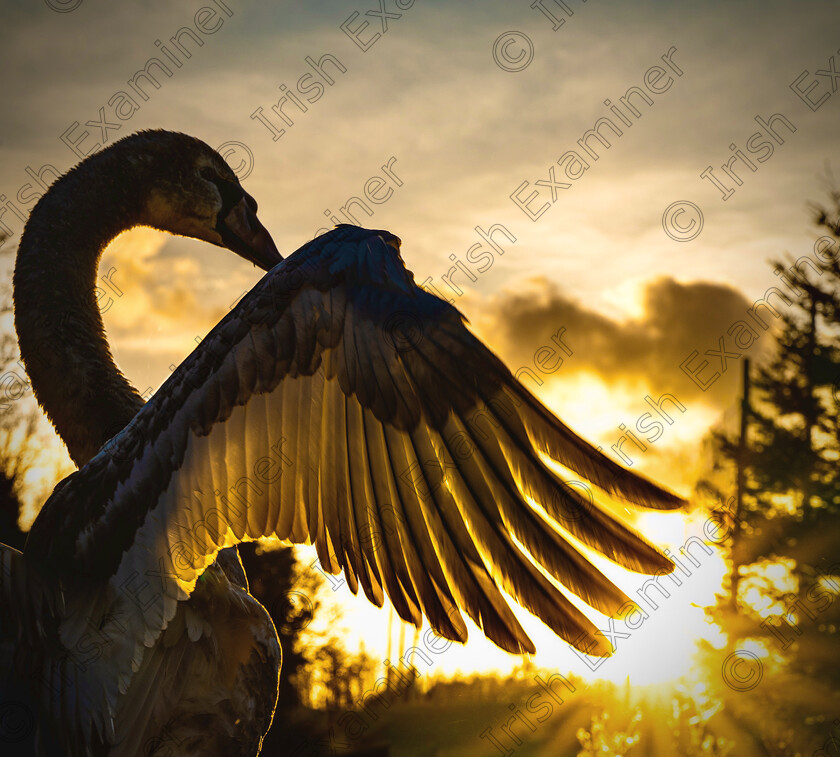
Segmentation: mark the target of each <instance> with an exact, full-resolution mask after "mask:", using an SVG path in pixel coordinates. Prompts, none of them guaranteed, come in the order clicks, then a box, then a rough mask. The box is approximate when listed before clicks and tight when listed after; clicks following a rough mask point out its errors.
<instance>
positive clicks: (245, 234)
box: [216, 193, 283, 271]
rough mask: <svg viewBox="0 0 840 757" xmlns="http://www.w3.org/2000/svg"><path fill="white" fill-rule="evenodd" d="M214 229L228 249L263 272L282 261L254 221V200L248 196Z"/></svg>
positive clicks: (255, 205)
mask: <svg viewBox="0 0 840 757" xmlns="http://www.w3.org/2000/svg"><path fill="white" fill-rule="evenodd" d="M216 228H217V230H218V232H219V234H221V236H222V241H223V242H224V243H225V246H226V247H227V248H228V249H230V250H232V251H233V252H235V253H236V254H237V255H240V256H242V257H243V258H245V259H246V260H250V261H251V262H252V263H253V264H254V265H256V266H259V267H260V268H262V269H263V270H264V271H268V270H271V269H272V268H274V266H276V265H277V264H278V263H279V262H280V261H281V260H282V259H283V256H282V255H281V254H280V253H279V252H278V251H277V247H276V246H275V244H274V240H273V239H272V238H271V235H270V234H269V233H268V232H267V231H266V229H265V227H264V226H263V225H262V224H261V223H260V222H259V220H257V202H256V200H254V198H253V197H251V195H249V194H247V193H246V194H245V195H244V196H243V198H242V199H241V200H239V202H237V203H236V205H234V206H233V207H232V208H231V209H230V211H229V212H228V214H227V215H226V216H225V217H224V218H223V219H221V220H220V221H219V223H218V226H217V227H216Z"/></svg>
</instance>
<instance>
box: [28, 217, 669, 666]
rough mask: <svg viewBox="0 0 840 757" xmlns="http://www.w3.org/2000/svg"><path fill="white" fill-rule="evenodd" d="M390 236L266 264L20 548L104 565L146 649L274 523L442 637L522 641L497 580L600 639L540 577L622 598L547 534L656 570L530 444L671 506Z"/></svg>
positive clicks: (650, 503)
mask: <svg viewBox="0 0 840 757" xmlns="http://www.w3.org/2000/svg"><path fill="white" fill-rule="evenodd" d="M397 248H398V240H396V238H395V237H393V236H391V235H390V234H388V233H387V232H372V231H366V230H364V229H359V228H356V227H339V228H337V229H336V230H335V231H333V232H331V233H329V234H326V235H324V236H323V237H319V238H317V239H315V240H313V241H312V242H310V243H309V244H308V245H306V246H304V247H303V248H301V249H300V250H298V251H297V252H296V253H295V254H293V255H292V256H290V257H289V258H288V259H287V260H285V261H284V262H283V263H281V264H280V265H278V266H277V267H276V268H274V269H273V270H272V271H271V272H270V273H269V274H267V275H266V277H265V278H264V279H263V280H262V281H261V282H260V283H259V284H258V285H257V286H256V287H255V288H254V290H252V291H251V292H250V293H249V295H248V296H247V297H245V298H244V299H243V300H242V301H241V302H240V303H239V305H238V306H237V307H236V309H235V310H234V311H233V312H231V313H230V314H229V315H228V316H227V317H226V318H225V319H224V320H223V321H222V322H221V323H220V324H219V325H218V326H217V327H216V328H215V329H214V330H213V331H212V332H211V333H210V334H209V335H208V337H207V338H206V339H205V340H204V341H203V342H202V343H201V345H200V346H199V347H198V348H197V349H196V350H195V352H194V353H193V354H192V355H191V356H190V357H189V358H188V359H187V360H186V361H185V362H184V363H183V364H182V365H181V366H180V367H179V369H178V370H177V371H176V372H175V373H174V374H173V375H172V376H171V377H170V379H169V380H168V381H167V382H166V384H164V386H163V387H162V388H161V389H160V391H159V392H158V393H157V394H156V395H155V396H154V397H153V398H152V400H151V401H150V402H149V403H148V404H147V405H146V406H145V407H144V408H143V410H142V411H141V412H140V413H139V414H138V415H137V416H136V418H135V419H134V421H133V422H132V423H131V424H130V426H129V427H128V428H127V429H125V430H124V431H123V432H121V433H120V434H119V435H118V436H116V437H115V438H114V439H113V440H112V442H111V443H109V444H108V445H106V448H105V449H103V451H102V452H101V453H100V454H99V455H98V456H97V457H96V458H94V460H92V461H91V463H90V464H89V465H88V466H86V467H85V468H84V469H83V470H82V471H80V472H79V473H78V474H77V475H76V476H74V477H73V479H72V480H71V481H69V482H68V483H67V484H66V485H65V486H64V487H63V488H62V489H61V490H60V491H58V492H57V493H56V494H55V495H54V496H53V498H52V499H51V500H50V502H49V503H48V505H47V506H46V508H45V511H44V512H43V514H42V516H41V517H40V518H39V520H38V521H36V524H35V527H34V528H33V532H32V535H31V536H30V541H29V544H28V547H27V548H28V549H30V548H31V549H33V550H35V551H36V554H38V555H39V556H42V557H43V559H45V560H46V561H47V563H50V562H55V563H60V562H61V561H62V560H65V559H67V558H68V557H69V556H70V555H72V557H73V559H74V560H75V563H76V565H78V566H79V574H80V576H83V575H84V574H86V573H87V574H90V575H98V576H109V577H110V586H111V589H112V591H113V592H114V594H115V595H119V594H121V595H122V598H123V600H124V604H125V605H126V606H127V607H131V606H134V607H135V608H136V610H135V611H136V613H138V614H139V615H138V617H141V618H142V625H143V634H144V636H145V642H146V645H149V644H151V642H152V640H153V639H154V638H156V637H157V635H158V634H159V633H160V631H161V629H163V628H164V627H165V626H166V624H167V623H168V621H169V619H170V618H171V617H172V615H173V613H174V608H175V605H176V603H177V601H178V600H181V599H184V598H185V597H186V596H187V595H188V594H189V593H190V592H191V591H192V588H193V587H194V585H195V582H196V580H197V579H198V578H199V576H200V575H201V574H202V571H204V569H205V568H206V567H207V565H209V564H210V562H211V561H212V559H213V557H214V555H215V554H216V552H217V551H218V550H219V549H221V548H223V547H225V546H229V545H232V544H235V543H237V542H239V541H243V540H249V539H257V538H260V537H263V536H275V537H278V538H280V539H288V540H291V541H292V542H296V543H302V542H314V544H315V545H316V547H317V551H318V555H319V557H320V560H321V563H322V565H323V567H324V568H325V569H326V570H328V571H333V572H337V571H339V570H343V571H344V572H345V575H346V577H347V580H348V583H349V584H350V586H351V587H352V588H353V589H354V590H355V589H356V588H357V586H358V585H361V586H362V589H363V590H364V592H365V594H366V595H367V596H368V597H369V598H370V600H371V601H372V602H374V603H376V604H381V602H382V600H383V595H384V594H387V595H388V596H389V598H390V599H391V601H392V602H393V604H394V606H395V608H396V609H397V611H398V612H399V614H400V616H401V617H403V618H404V619H406V620H410V621H413V622H415V623H419V622H420V621H421V616H422V615H425V616H426V617H427V618H428V619H429V621H430V622H431V625H432V626H433V627H434V628H435V630H436V631H437V632H438V633H439V634H442V635H443V636H445V637H447V638H450V639H457V640H464V639H465V638H466V626H465V624H464V621H463V618H462V616H461V611H462V610H463V611H465V612H466V613H467V614H468V615H469V616H470V617H471V618H472V619H473V620H474V621H475V622H476V623H477V624H478V625H479V626H480V627H481V628H482V629H483V630H484V632H485V633H486V634H487V636H488V637H490V638H491V639H492V640H493V641H495V642H496V643H497V644H498V645H499V646H501V647H503V648H504V649H507V650H509V651H512V652H523V651H533V650H534V646H533V644H532V642H531V640H530V639H529V638H528V636H527V635H526V633H525V632H524V630H523V629H522V627H521V626H520V624H519V623H518V621H517V620H516V618H515V616H514V615H513V613H512V612H511V610H510V608H509V606H508V603H507V601H506V600H505V597H504V595H503V594H502V591H504V592H507V593H508V594H509V595H511V596H512V597H513V598H514V599H515V600H516V601H518V602H519V603H520V604H521V605H522V606H524V607H526V608H528V609H529V610H530V611H531V612H533V613H534V614H536V615H538V616H539V617H540V618H542V620H543V621H544V622H545V623H547V624H548V625H549V626H550V627H551V628H552V629H554V630H555V631H556V632H557V633H558V634H559V635H560V636H562V637H563V638H564V639H566V640H567V641H569V642H570V643H572V644H575V645H576V646H578V647H580V648H582V649H585V650H586V651H589V652H590V653H596V654H606V653H608V652H609V647H608V645H607V644H605V643H604V644H598V637H594V638H593V633H594V631H595V628H594V626H593V625H592V624H591V623H590V622H589V621H588V619H587V618H586V617H585V616H584V615H583V614H582V613H581V612H580V611H579V610H577V609H576V608H575V606H574V605H573V604H572V603H571V602H570V601H569V600H568V599H567V598H566V597H565V596H564V594H563V593H562V592H561V591H559V590H558V588H557V587H556V586H555V584H554V583H553V581H554V580H556V581H558V582H560V583H562V584H563V585H564V586H565V587H567V588H568V589H569V590H571V591H572V592H574V593H575V594H577V595H578V596H580V597H581V598H583V599H584V600H585V601H586V602H588V603H589V604H590V605H592V606H594V607H596V608H597V609H599V610H602V611H603V612H607V613H614V612H615V611H616V610H617V609H618V608H619V607H620V606H621V605H622V604H623V603H624V602H626V601H628V600H627V598H626V597H625V596H624V595H623V594H622V592H621V591H619V590H618V589H617V588H616V587H615V586H614V585H613V584H612V583H611V582H610V581H609V580H608V579H607V578H606V577H605V576H604V575H603V574H602V573H601V572H600V571H599V570H597V569H596V568H595V567H594V566H593V565H592V564H591V563H590V562H589V560H587V559H586V557H585V556H584V555H583V554H582V553H581V551H579V550H578V549H577V548H576V547H575V546H574V544H573V543H572V541H571V540H570V539H569V538H568V537H567V535H566V532H568V533H570V534H572V535H573V536H574V537H575V538H576V539H579V540H580V541H581V542H583V543H584V544H586V545H588V546H590V547H593V548H594V549H596V550H598V551H600V552H602V553H603V554H604V555H606V556H608V557H610V558H611V559H613V560H615V561H616V562H618V563H619V564H621V565H624V566H626V567H628V568H630V569H632V570H636V571H641V572H648V573H654V572H668V571H670V570H671V569H672V567H673V566H672V565H671V563H670V562H669V561H668V560H667V559H666V558H665V557H664V556H662V555H661V554H660V553H659V552H658V551H657V550H656V549H655V548H653V547H652V546H651V545H650V544H648V543H647V542H646V541H645V540H644V539H642V538H641V537H640V536H639V535H637V534H636V533H635V532H633V531H632V530H630V529H629V528H628V527H626V526H625V525H623V524H621V523H620V522H618V521H617V520H615V519H614V518H613V517H612V516H611V515H610V514H608V513H607V512H606V511H605V510H602V509H601V508H600V507H599V506H598V504H597V502H595V501H594V499H593V498H592V496H591V495H590V493H589V490H588V488H587V487H585V486H584V484H583V483H581V482H580V481H577V482H570V481H564V480H563V478H561V477H560V476H558V475H557V474H556V473H554V472H553V470H552V469H551V468H550V467H548V466H547V465H546V464H545V463H544V461H543V459H542V457H541V455H543V454H544V455H546V456H548V457H551V458H553V459H554V460H556V461H558V462H559V463H561V464H562V465H564V466H566V467H567V468H569V469H571V470H573V471H575V472H576V474H577V475H578V476H580V477H581V478H582V479H585V480H587V481H589V482H591V483H593V484H595V485H596V486H597V487H600V488H601V489H603V490H606V491H607V492H610V493H612V494H615V495H617V496H620V497H623V498H625V499H627V500H629V501H632V502H634V503H636V504H639V505H642V506H647V507H653V508H659V509H670V508H675V507H678V506H680V504H681V503H682V501H681V500H680V499H679V498H678V497H677V496H675V495H673V494H671V493H669V492H667V491H665V490H663V489H661V488H660V487H658V486H657V485H655V484H653V483H651V482H650V481H648V480H646V479H644V478H642V477H641V476H638V475H636V474H634V473H631V472H629V471H627V470H625V469H623V468H621V467H620V466H618V465H616V464H615V463H613V462H612V461H610V460H609V459H608V458H606V457H605V456H604V455H602V454H601V453H600V452H598V451H596V450H595V449H594V448H593V447H591V446H590V445H589V444H588V443H586V442H585V441H583V440H582V439H581V438H580V437H578V436H577V435H576V434H574V433H573V432H572V431H571V430H569V429H568V428H567V427H566V426H565V425H564V424H563V423H562V422H561V421H559V420H558V419H557V418H556V417H555V416H554V415H552V414H551V413H550V412H549V411H548V410H547V409H546V408H545V407H544V406H543V405H542V404H541V403H540V402H539V401H538V400H537V399H536V398H535V397H534V396H533V395H532V394H530V392H528V391H527V390H526V389H525V388H524V387H523V386H522V385H521V384H520V383H519V382H518V381H517V380H516V379H515V378H514V377H513V376H512V374H511V373H510V371H508V369H507V368H506V367H505V366H504V365H503V364H502V362H501V361H500V360H499V359H498V358H497V357H496V356H495V355H493V353H491V352H490V351H489V350H488V349H487V348H486V347H485V346H484V345H483V344H482V343H481V342H480V341H479V340H478V339H477V338H476V337H475V336H473V335H472V334H471V333H470V331H469V330H468V329H467V328H466V327H465V325H464V321H463V317H462V316H461V315H460V313H459V312H458V311H457V310H455V309H454V308H453V307H451V306H449V305H448V304H447V303H445V302H443V301H442V300H440V299H438V298H436V297H434V296H432V295H430V294H428V293H426V292H425V291H423V290H422V289H420V288H418V287H417V286H415V284H414V281H413V277H412V276H411V274H410V273H409V272H408V271H406V269H405V268H404V266H403V263H402V260H401V258H400V256H399V252H398V249H397ZM83 503H84V504H83ZM558 526H560V527H562V528H559V527H558ZM140 651H141V650H138V652H140Z"/></svg>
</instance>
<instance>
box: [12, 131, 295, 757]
mask: <svg viewBox="0 0 840 757" xmlns="http://www.w3.org/2000/svg"><path fill="white" fill-rule="evenodd" d="M149 143H152V144H153V145H154V146H155V147H156V148H157V149H158V150H159V151H161V152H164V151H166V150H169V151H172V153H173V154H172V155H171V156H170V162H172V163H175V164H177V163H178V162H181V161H183V162H185V164H186V165H188V164H189V160H198V161H202V162H203V161H206V160H209V161H211V162H213V161H217V162H218V163H219V165H218V168H219V169H220V170H222V171H224V168H225V166H224V163H223V162H222V161H221V159H220V158H218V156H214V154H213V152H212V151H211V150H210V149H209V148H207V147H206V146H203V145H201V144H200V143H198V142H197V141H196V140H192V139H191V138H188V137H184V136H180V135H173V136H172V137H170V138H169V139H168V140H167V139H161V138H160V137H159V136H158V137H156V136H155V135H154V134H152V135H146V136H145V137H144V136H139V137H135V138H131V139H129V140H128V141H127V142H124V143H121V144H120V146H119V147H118V148H117V149H116V150H111V151H107V152H106V153H104V154H103V155H102V156H101V158H100V159H99V160H93V161H88V162H86V163H83V164H81V165H80V166H79V167H78V168H77V169H75V170H74V171H73V172H72V173H71V174H69V175H68V176H67V177H65V178H63V179H62V180H61V181H60V182H58V183H56V184H55V185H54V186H53V188H52V189H51V190H50V193H49V194H48V195H47V196H46V197H45V198H44V200H42V202H41V203H40V204H39V206H38V207H37V208H36V210H35V211H34V212H33V214H32V217H31V219H30V221H29V223H28V224H27V229H26V232H25V235H24V239H23V240H22V243H21V248H20V251H19V254H18V259H17V264H16V269H15V305H16V307H15V314H16V325H17V330H18V334H19V341H20V345H21V354H22V356H23V359H24V361H25V363H26V366H27V370H28V373H29V376H30V379H31V381H32V385H33V389H34V391H35V394H36V396H37V398H38V400H39V403H40V404H41V405H42V406H43V407H44V409H45V410H46V412H47V414H48V415H49V416H50V418H51V419H52V420H53V423H54V425H55V426H56V429H57V431H58V433H59V435H60V436H61V437H62V439H63V440H64V441H65V443H66V445H67V448H68V451H69V453H70V456H71V457H72V458H73V461H74V462H75V463H76V464H77V465H78V466H80V467H81V466H83V465H84V464H86V463H87V462H88V460H89V459H90V458H91V457H92V456H93V455H94V454H95V452H96V451H97V450H99V448H100V447H101V446H102V445H103V444H104V443H105V442H106V441H107V440H108V439H110V438H111V437H112V436H113V435H114V434H115V433H117V432H118V431H119V430H121V429H122V428H124V427H125V426H126V425H127V424H128V423H129V421H130V420H131V419H132V418H133V417H134V415H135V414H136V413H137V412H138V411H139V409H140V408H141V407H142V406H143V404H144V403H143V400H142V399H141V397H140V395H139V393H138V392H137V391H136V390H135V389H134V387H132V386H131V384H130V383H129V382H128V381H127V380H126V379H125V377H124V376H123V375H122V374H121V373H120V372H119V371H118V369H117V368H116V366H115V365H114V362H113V359H112V357H111V354H110V351H109V348H108V344H107V341H106V339H105V335H104V330H103V325H102V319H101V316H100V313H99V310H98V308H97V306H96V298H95V292H96V289H95V284H96V273H97V266H98V262H99V257H100V255H101V253H102V250H103V249H104V247H105V245H106V243H107V242H108V241H109V240H110V238H111V237H112V236H114V235H115V230H117V231H118V230H121V228H127V227H130V226H131V225H133V223H132V221H136V220H138V218H139V220H146V217H145V216H143V215H142V214H141V215H138V213H139V212H140V211H139V210H138V209H139V208H140V207H142V205H143V204H144V203H145V202H147V200H146V199H145V198H144V196H143V195H144V193H145V194H147V195H148V194H150V193H152V192H154V189H153V188H155V182H154V181H149V180H148V177H146V179H147V181H146V182H145V183H144V182H143V181H142V179H141V177H136V178H137V179H138V180H137V181H136V182H135V183H134V185H129V186H128V187H126V182H125V180H124V179H123V177H122V176H121V175H116V176H115V173H116V172H117V171H119V172H120V173H122V172H123V171H125V168H126V163H127V162H128V163H130V162H131V161H132V160H134V161H139V162H140V163H141V165H142V163H143V162H144V158H143V157H142V156H144V149H143V148H144V147H145V148H147V149H148V144H149ZM145 155H146V158H145V159H146V160H148V159H149V157H150V156H149V155H148V152H147V153H145ZM156 162H157V164H159V163H160V161H159V160H158V161H156ZM205 167H206V166H205ZM228 170H229V169H228ZM230 176H232V174H230V175H229V176H228V177H227V178H228V179H230ZM230 183H231V185H233V182H230ZM126 190H128V191H126ZM208 199H209V202H210V203H212V199H210V198H208ZM232 199H233V198H231V200H232ZM222 206H223V208H222V210H225V208H224V203H222ZM239 210H242V209H241V208H240V209H239ZM229 212H230V210H229V209H228V210H227V212H225V213H224V215H227V213H229ZM219 213H220V221H221V220H222V217H221V213H222V211H219ZM254 224H255V227H254V231H258V226H257V225H256V221H255V219H254ZM59 230H60V231H61V232H62V233H61V234H57V233H56V232H57V231H59ZM208 241H215V240H212V239H211V240H208ZM222 241H224V240H222ZM250 241H251V243H252V244H253V246H254V249H253V250H252V251H251V254H248V253H247V252H246V251H245V249H244V248H241V247H240V248H239V250H238V251H239V252H240V254H245V256H246V257H248V258H249V259H252V260H254V262H258V263H259V264H260V265H262V266H263V267H269V266H270V265H271V264H273V263H274V262H276V261H277V260H279V259H280V258H279V256H278V255H276V250H273V245H272V244H271V243H270V238H269V237H267V235H265V238H264V239H256V240H254V239H251V240H250ZM234 246H237V247H238V245H234ZM206 579H207V580H206V581H204V582H203V583H202V585H201V586H200V587H199V588H198V591H197V592H196V593H195V594H194V596H193V598H192V599H191V601H190V602H189V603H187V604H185V605H184V609H183V611H181V612H180V616H179V617H178V618H176V622H175V624H174V625H173V632H171V633H170V634H169V640H168V642H167V643H166V644H161V645H159V647H158V648H156V650H155V653H153V654H151V655H149V656H148V657H147V660H146V661H145V663H144V665H143V666H142V667H141V668H140V670H139V671H138V673H137V675H136V676H135V680H134V681H133V682H132V685H131V686H130V687H129V688H128V691H127V692H126V694H125V696H123V697H121V698H120V699H119V700H118V710H117V717H116V718H115V735H116V741H117V742H118V743H123V744H131V743H134V744H138V743H139V744H143V745H154V744H160V745H163V744H164V743H166V744H167V745H168V746H172V745H175V744H178V745H180V748H181V749H182V750H188V749H195V750H196V751H198V749H199V748H200V747H201V745H206V744H212V745H213V748H214V749H215V750H217V751H216V752H214V753H218V754H239V753H240V751H239V750H243V751H241V753H242V754H253V753H254V752H255V750H256V749H257V748H258V746H259V744H260V742H261V739H262V736H263V735H264V734H265V732H266V731H267V730H268V728H269V727H270V724H271V716H272V713H273V710H274V703H275V700H276V692H277V677H278V673H279V668H280V649H279V646H278V644H277V640H276V634H275V631H274V626H273V623H272V621H271V619H270V617H269V616H268V614H267V613H266V611H265V609H264V608H263V607H262V606H261V605H260V604H259V603H258V602H257V601H256V600H255V599H254V598H253V597H251V595H250V594H249V593H248V590H247V589H248V587H247V580H246V577H245V573H244V571H243V569H242V565H241V562H240V561H239V557H238V555H237V553H236V550H235V549H230V550H225V551H224V552H222V553H220V555H219V559H218V561H217V563H216V564H214V565H213V566H211V568H210V570H209V571H208V573H207V575H206ZM188 626H189V627H188ZM177 629H180V631H179V630H177ZM185 629H186V630H185ZM89 631H92V632H91V633H89V634H88V641H90V642H91V645H90V651H86V653H85V654H84V655H79V656H80V657H81V658H82V662H84V660H85V659H89V658H90V657H91V656H97V654H98V649H99V647H101V646H102V645H103V644H108V643H110V640H109V639H108V638H107V636H106V635H103V634H102V633H101V632H100V631H99V630H98V629H96V630H92V629H89ZM234 638H238V644H239V646H241V647H243V648H248V649H250V650H252V652H253V653H254V657H255V659H254V660H253V661H251V663H250V664H249V665H242V667H241V670H240V671H239V676H238V679H237V677H236V676H233V678H234V679H235V680H233V681H231V680H229V679H230V676H227V677H226V676H223V675H220V673H221V672H222V669H223V664H221V665H220V664H219V662H220V657H219V648H220V647H230V646H231V641H232V639H234ZM0 660H3V661H4V662H5V661H6V660H8V657H6V658H0ZM221 662H222V663H224V658H221ZM246 662H247V660H246ZM226 679H227V680H226ZM50 688H51V690H52V689H54V688H55V687H54V686H52V687H50ZM208 712H215V713H217V715H216V716H215V717H214V718H212V719H211V718H208V717H207V713H208ZM42 730H43V729H42ZM44 738H50V736H49V734H45V733H39V739H40V740H43V739H44ZM93 743H94V742H91V744H89V746H93ZM144 749H145V747H144ZM47 751H48V750H47ZM119 753H120V754H122V753H129V754H131V753H134V749H133V748H129V749H127V750H123V751H122V752H119ZM142 753H144V754H147V753H148V754H152V751H147V752H142ZM162 753H166V750H163V751H162ZM205 753H208V754H209V753H210V752H205Z"/></svg>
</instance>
